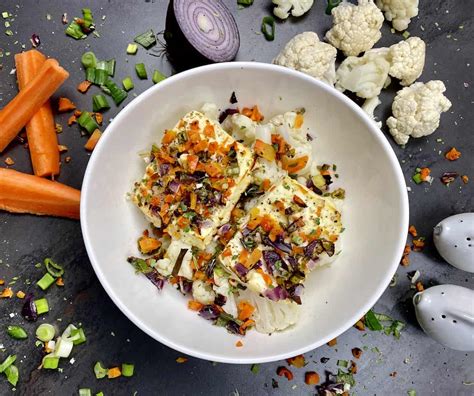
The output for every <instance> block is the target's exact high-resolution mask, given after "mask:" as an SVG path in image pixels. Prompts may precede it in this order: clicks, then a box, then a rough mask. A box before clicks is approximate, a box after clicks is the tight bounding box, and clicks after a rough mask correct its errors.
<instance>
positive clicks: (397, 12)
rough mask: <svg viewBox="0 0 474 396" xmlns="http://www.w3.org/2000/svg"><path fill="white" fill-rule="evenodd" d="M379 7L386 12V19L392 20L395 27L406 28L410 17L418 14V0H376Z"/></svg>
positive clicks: (399, 29)
mask: <svg viewBox="0 0 474 396" xmlns="http://www.w3.org/2000/svg"><path fill="white" fill-rule="evenodd" d="M376 2H377V7H379V8H380V9H381V10H382V11H383V12H384V13H385V19H386V20H387V21H391V22H392V26H393V28H394V29H396V30H398V31H401V30H406V29H407V28H408V25H409V24H410V19H411V18H413V17H416V16H417V15H418V0H376Z"/></svg>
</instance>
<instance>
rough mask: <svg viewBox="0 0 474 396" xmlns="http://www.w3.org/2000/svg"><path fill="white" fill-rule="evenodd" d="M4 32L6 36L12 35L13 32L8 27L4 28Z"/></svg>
mask: <svg viewBox="0 0 474 396" xmlns="http://www.w3.org/2000/svg"><path fill="white" fill-rule="evenodd" d="M5 34H6V35H7V36H13V32H12V31H11V30H10V29H8V30H5Z"/></svg>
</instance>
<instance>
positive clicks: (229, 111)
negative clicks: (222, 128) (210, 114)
mask: <svg viewBox="0 0 474 396" xmlns="http://www.w3.org/2000/svg"><path fill="white" fill-rule="evenodd" d="M238 112H239V110H237V109H225V110H224V111H223V112H222V113H221V114H220V115H219V122H220V123H221V124H222V123H223V122H224V120H225V119H226V118H227V116H230V115H232V114H237V113H238Z"/></svg>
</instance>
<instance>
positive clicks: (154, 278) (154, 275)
mask: <svg viewBox="0 0 474 396" xmlns="http://www.w3.org/2000/svg"><path fill="white" fill-rule="evenodd" d="M145 276H146V277H147V278H148V279H149V280H150V281H151V283H153V284H154V285H155V286H156V288H157V289H158V290H161V289H163V286H164V285H165V280H164V279H163V277H162V276H161V275H160V274H159V273H158V272H157V271H151V272H148V273H147V274H145Z"/></svg>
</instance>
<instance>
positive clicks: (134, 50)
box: [127, 44, 138, 55]
mask: <svg viewBox="0 0 474 396" xmlns="http://www.w3.org/2000/svg"><path fill="white" fill-rule="evenodd" d="M137 51H138V45H136V44H129V45H127V54H129V55H135V54H136V53H137Z"/></svg>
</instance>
